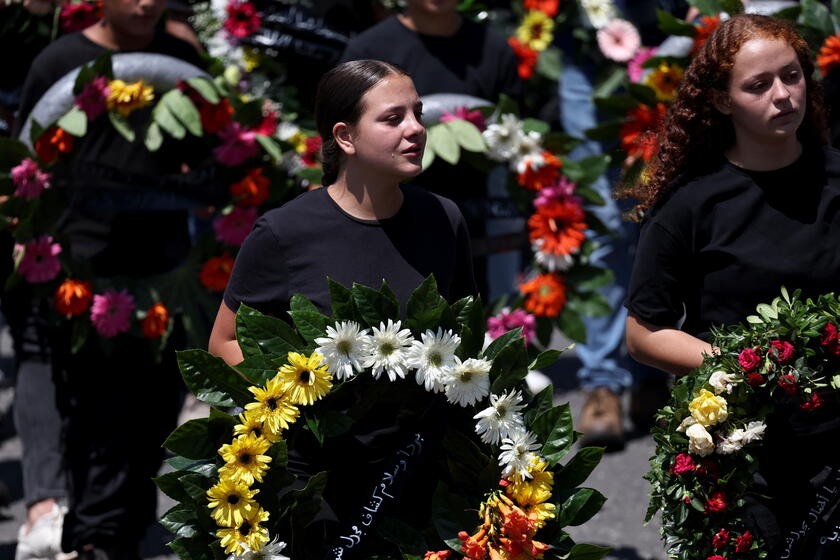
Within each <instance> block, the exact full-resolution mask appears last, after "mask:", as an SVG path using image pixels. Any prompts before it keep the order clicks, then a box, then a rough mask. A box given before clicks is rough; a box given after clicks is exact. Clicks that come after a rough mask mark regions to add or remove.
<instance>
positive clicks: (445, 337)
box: [408, 327, 461, 393]
mask: <svg viewBox="0 0 840 560" xmlns="http://www.w3.org/2000/svg"><path fill="white" fill-rule="evenodd" d="M420 338H421V340H415V341H414V342H413V343H412V345H411V349H410V350H409V351H408V367H411V368H414V369H416V370H417V384H418V385H423V386H424V387H425V388H426V390H427V391H434V392H435V393H440V392H441V391H443V375H444V373H445V372H446V371H447V370H448V369H449V368H451V367H452V366H453V365H455V349H456V348H458V345H459V344H461V337H460V336H458V335H457V334H455V333H453V332H452V331H451V330H446V331H444V330H443V329H442V328H440V327H438V330H437V332H434V331H431V330H427V331H426V332H424V333H423V334H422V335H420Z"/></svg>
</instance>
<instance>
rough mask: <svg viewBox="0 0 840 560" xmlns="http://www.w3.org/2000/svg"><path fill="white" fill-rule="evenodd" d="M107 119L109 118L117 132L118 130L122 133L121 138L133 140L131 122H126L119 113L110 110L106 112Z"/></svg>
mask: <svg viewBox="0 0 840 560" xmlns="http://www.w3.org/2000/svg"><path fill="white" fill-rule="evenodd" d="M108 119H110V121H111V124H112V125H113V126H114V128H115V129H116V130H117V132H119V133H120V134H121V135H122V137H123V138H125V139H126V140H128V141H129V142H134V138H135V134H134V129H133V128H131V123H129V122H128V119H126V118H125V117H124V116H122V115H120V114H119V113H114V112H111V111H109V112H108Z"/></svg>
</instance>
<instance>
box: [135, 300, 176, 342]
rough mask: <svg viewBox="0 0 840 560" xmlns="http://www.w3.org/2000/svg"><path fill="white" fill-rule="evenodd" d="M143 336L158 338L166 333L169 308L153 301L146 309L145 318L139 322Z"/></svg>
mask: <svg viewBox="0 0 840 560" xmlns="http://www.w3.org/2000/svg"><path fill="white" fill-rule="evenodd" d="M140 326H141V327H142V328H143V336H145V337H146V338H160V337H162V336H163V335H164V334H166V329H167V328H168V327H169V310H168V309H166V306H165V305H163V303H161V302H157V303H155V304H154V305H153V306H151V307H150V308H149V310H148V311H146V318H145V319H143V321H142V322H141V323H140Z"/></svg>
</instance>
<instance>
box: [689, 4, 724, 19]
mask: <svg viewBox="0 0 840 560" xmlns="http://www.w3.org/2000/svg"><path fill="white" fill-rule="evenodd" d="M688 3H689V4H691V5H692V6H694V7H695V8H697V9H698V10H700V13H701V14H703V15H704V16H716V15H718V14H719V13H720V12H722V11H723V7H722V6H721V5H720V2H719V0H688Z"/></svg>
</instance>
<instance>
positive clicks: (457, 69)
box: [341, 16, 522, 103]
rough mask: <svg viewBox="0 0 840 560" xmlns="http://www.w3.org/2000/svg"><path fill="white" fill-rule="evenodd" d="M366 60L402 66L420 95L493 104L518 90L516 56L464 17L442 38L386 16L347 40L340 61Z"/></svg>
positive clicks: (496, 37)
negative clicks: (459, 96) (459, 95)
mask: <svg viewBox="0 0 840 560" xmlns="http://www.w3.org/2000/svg"><path fill="white" fill-rule="evenodd" d="M367 58H372V59H377V60H384V61H385V62H390V63H392V64H397V65H398V66H400V67H401V68H403V69H404V70H406V71H407V72H408V73H409V74H410V75H411V77H412V79H413V80H414V86H415V87H416V88H417V93H418V94H420V95H421V96H422V95H428V94H430V93H463V94H466V95H473V96H476V97H480V98H482V99H487V100H489V101H491V102H493V103H495V102H496V101H498V98H499V95H500V94H502V93H505V94H507V95H510V96H511V97H514V98H518V97H519V96H520V95H521V93H522V84H521V82H520V81H519V77H518V75H517V70H516V68H517V61H516V55H515V54H514V52H513V50H512V49H511V48H510V46H509V45H508V44H507V42H506V41H505V39H504V38H503V37H502V36H501V35H499V34H497V33H496V32H495V31H493V30H492V29H488V28H487V26H485V25H481V24H478V23H475V22H473V21H471V20H469V19H467V18H464V19H463V22H462V24H461V27H460V28H459V29H458V31H457V32H456V33H455V35H452V36H449V37H443V36H437V35H424V34H421V33H417V32H415V31H412V30H410V29H408V28H407V27H406V26H404V25H403V24H402V23H400V21H399V19H398V18H397V16H391V17H389V18H387V19H385V20H383V21H381V22H379V23H378V24H376V25H374V26H373V27H371V28H370V29H368V30H367V31H365V32H364V33H361V34H360V35H358V36H357V37H355V38H354V39H352V40H351V41H350V42H349V43H348V44H347V49H346V50H345V51H344V54H343V55H342V56H341V62H346V61H348V60H360V59H367Z"/></svg>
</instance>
